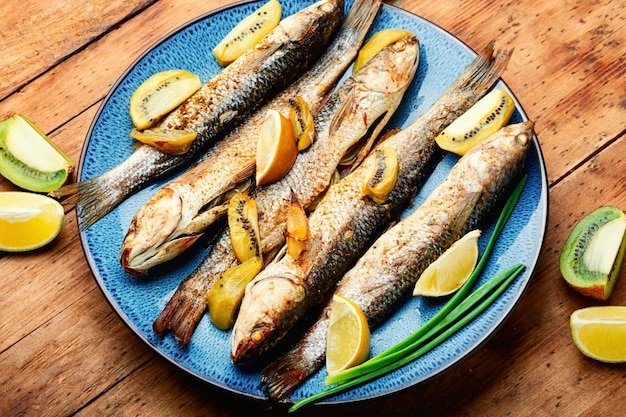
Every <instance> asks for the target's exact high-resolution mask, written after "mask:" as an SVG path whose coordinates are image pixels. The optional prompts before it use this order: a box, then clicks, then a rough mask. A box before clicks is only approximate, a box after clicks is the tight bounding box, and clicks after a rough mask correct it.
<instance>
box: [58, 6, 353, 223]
mask: <svg viewBox="0 0 626 417" xmlns="http://www.w3.org/2000/svg"><path fill="white" fill-rule="evenodd" d="M343 7H344V1H343V0H320V1H319V2H317V3H315V4H313V5H311V6H309V7H307V8H305V9H303V10H301V11H300V12H298V13H295V14H293V15H291V16H289V17H287V18H285V19H283V20H282V21H281V22H280V24H279V25H278V26H277V27H276V28H275V29H274V30H272V31H271V32H270V33H269V34H267V35H266V37H265V38H263V39H262V40H261V42H259V44H257V46H256V47H255V48H253V49H251V50H249V51H248V52H246V53H245V54H244V55H242V56H241V57H240V58H239V59H237V60H236V61H235V62H233V63H232V64H231V65H229V66H228V67H226V68H225V69H223V70H222V71H220V72H219V73H218V74H217V75H216V76H215V77H214V78H213V79H212V80H210V81H208V82H207V83H205V84H204V85H203V86H202V87H201V88H200V90H198V91H197V92H196V93H194V94H193V95H192V96H191V97H190V98H188V99H187V100H186V101H185V102H183V103H182V104H181V105H180V106H179V107H178V108H177V109H175V110H174V111H173V112H172V113H170V114H169V115H168V116H167V117H166V118H165V119H164V120H163V121H162V122H161V123H159V125H158V126H157V127H158V128H162V129H178V130H186V131H190V132H197V133H198V136H197V137H196V139H195V140H194V142H193V144H192V145H191V148H190V149H189V150H188V151H187V152H186V153H185V154H183V155H169V154H165V153H162V152H160V151H158V150H157V149H156V148H153V147H151V146H149V145H144V144H139V146H138V148H137V149H136V150H135V152H133V154H132V155H131V156H130V157H129V158H128V159H126V160H125V161H124V162H123V163H122V164H120V165H118V166H117V167H115V168H113V169H111V170H110V171H108V172H106V173H104V174H102V175H100V176H97V177H94V178H91V179H88V180H85V181H81V182H78V183H74V184H69V185H67V186H64V187H61V188H60V189H59V190H56V191H53V192H51V193H50V195H51V196H53V197H55V198H63V197H65V199H64V200H63V203H64V205H73V204H76V208H77V214H78V217H79V220H80V221H79V225H80V227H81V229H87V228H88V227H90V226H91V225H92V224H93V223H95V222H96V221H98V220H99V219H100V218H101V217H103V216H104V215H106V214H107V213H108V212H110V211H111V210H112V209H113V208H114V207H116V206H117V205H118V204H119V203H121V202H122V201H123V200H124V199H125V198H126V197H127V196H129V195H130V194H132V193H134V192H136V191H137V190H139V189H141V188H142V187H143V186H144V185H145V184H146V183H148V182H149V181H152V180H154V179H155V178H157V177H159V176H162V175H164V174H166V173H170V172H171V171H173V170H175V169H177V168H180V167H181V166H183V165H184V164H187V163H189V162H190V161H192V160H193V159H194V158H197V157H198V156H199V155H200V154H201V153H202V152H205V151H206V149H207V147H208V146H209V145H210V144H211V143H213V142H215V140H216V139H217V138H218V136H219V135H220V134H222V133H224V132H225V131H227V130H228V129H231V128H232V127H233V126H235V125H236V124H238V123H239V122H240V121H242V120H244V119H245V118H246V117H247V116H248V115H249V114H250V113H251V112H252V111H253V110H254V109H255V108H256V107H258V105H260V104H262V103H263V102H265V101H266V100H267V99H268V98H269V97H271V96H272V95H274V94H276V93H277V92H279V91H281V90H282V89H283V88H284V87H285V86H287V85H288V84H289V83H290V82H291V81H293V80H294V79H295V77H296V76H297V75H299V74H300V73H301V72H302V71H303V70H304V69H305V68H306V67H307V66H308V65H310V64H311V63H312V62H313V61H314V60H315V59H317V57H319V54H320V51H321V50H322V49H323V47H324V46H325V45H326V44H327V42H328V41H329V40H330V39H331V37H332V35H333V34H334V33H335V31H336V29H337V28H338V26H339V23H340V22H341V18H342V16H343Z"/></svg>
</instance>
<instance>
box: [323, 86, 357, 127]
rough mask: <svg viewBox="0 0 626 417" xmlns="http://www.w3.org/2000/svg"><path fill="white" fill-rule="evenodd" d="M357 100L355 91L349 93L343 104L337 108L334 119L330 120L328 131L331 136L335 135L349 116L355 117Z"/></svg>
mask: <svg viewBox="0 0 626 417" xmlns="http://www.w3.org/2000/svg"><path fill="white" fill-rule="evenodd" d="M357 106H358V104H357V100H356V97H355V94H354V92H353V91H350V93H348V96H347V97H346V99H345V100H344V102H343V103H342V104H341V107H339V109H337V112H336V113H335V116H334V117H333V120H332V121H331V122H330V124H329V126H328V133H329V135H330V136H332V135H334V134H335V133H336V132H337V130H339V128H340V127H341V124H342V123H343V122H344V121H345V120H347V119H348V118H352V117H354V115H355V113H356V108H357Z"/></svg>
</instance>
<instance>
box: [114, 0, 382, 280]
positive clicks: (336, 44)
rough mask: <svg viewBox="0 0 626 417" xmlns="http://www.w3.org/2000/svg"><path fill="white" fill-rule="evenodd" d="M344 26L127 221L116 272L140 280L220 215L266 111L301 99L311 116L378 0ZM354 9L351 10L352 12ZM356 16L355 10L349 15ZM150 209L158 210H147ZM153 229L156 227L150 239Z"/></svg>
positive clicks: (251, 157)
mask: <svg viewBox="0 0 626 417" xmlns="http://www.w3.org/2000/svg"><path fill="white" fill-rule="evenodd" d="M356 4H357V6H358V7H359V8H358V10H361V12H358V13H349V14H348V15H347V16H346V19H345V22H344V25H343V26H342V29H340V31H339V33H338V34H337V36H336V37H335V39H334V40H333V42H332V43H331V45H330V46H329V48H328V50H327V52H325V54H324V55H323V56H322V57H321V58H320V60H319V61H318V62H317V63H316V64H315V65H314V66H313V67H312V68H311V69H310V70H309V71H307V73H306V74H304V75H303V76H302V77H301V78H300V79H299V80H297V81H296V82H295V83H293V84H292V85H291V86H289V87H288V88H287V89H286V90H284V91H283V92H281V93H280V94H279V95H278V96H277V97H275V98H274V99H272V100H271V101H270V102H269V103H267V104H266V105H265V106H264V107H263V108H262V109H260V110H259V111H257V112H256V113H255V114H254V115H252V116H251V117H250V118H249V119H247V120H246V121H245V122H244V123H242V124H241V125H240V126H238V127H237V128H235V129H234V130H233V131H232V132H231V133H229V134H228V135H227V136H226V137H224V138H223V139H222V140H221V141H220V142H219V143H217V144H216V145H215V146H214V147H213V148H212V149H211V150H210V151H209V152H208V154H207V155H206V156H205V157H204V158H203V159H202V161H200V162H199V163H198V164H196V165H195V166H194V167H193V168H192V169H190V170H189V171H188V172H186V173H184V174H183V175H181V176H180V177H178V178H177V179H175V180H174V181H171V182H170V183H168V184H166V185H165V186H164V187H162V188H161V189H159V190H158V191H157V192H156V193H155V195H154V196H153V197H152V198H150V199H149V200H148V201H147V202H146V203H145V204H144V205H143V206H142V207H141V208H140V209H139V210H138V211H137V213H136V214H135V216H134V217H133V219H132V220H131V224H130V226H129V230H128V232H127V234H126V237H125V239H124V242H123V243H122V249H121V263H122V267H123V268H124V269H125V270H126V271H127V272H128V273H131V274H135V275H144V274H146V273H147V272H148V270H149V269H150V268H152V267H154V266H155V265H158V264H161V263H163V262H166V261H168V260H170V259H172V258H174V257H176V256H178V255H179V254H180V253H182V252H183V251H185V250H186V249H187V248H188V247H190V246H191V245H192V244H193V243H194V242H195V241H196V240H197V239H198V238H200V236H201V235H202V233H204V231H205V230H206V229H207V228H208V227H209V226H210V225H211V224H212V223H213V222H214V221H215V220H217V218H219V217H220V216H221V215H223V214H224V212H225V208H224V203H225V202H226V201H227V198H226V194H227V193H228V192H230V191H232V190H233V189H234V188H237V187H240V186H241V184H242V183H244V184H245V182H246V181H247V180H249V179H250V178H252V177H253V175H254V170H255V154H256V147H257V136H258V132H259V130H260V129H261V126H262V124H263V123H264V120H265V115H266V113H267V111H268V110H270V109H273V110H278V111H280V112H281V113H282V114H283V116H286V117H287V116H288V115H289V108H290V107H289V100H290V99H292V98H293V97H295V96H301V97H302V98H303V99H304V100H305V101H306V102H307V103H308V104H309V108H310V111H311V113H312V115H314V116H316V115H317V114H318V113H319V112H320V110H321V109H322V107H323V106H324V103H325V101H326V99H327V98H328V95H329V94H330V92H331V91H332V89H333V88H334V86H335V84H336V83H337V81H338V80H339V78H340V77H341V75H342V74H343V72H344V71H345V69H346V68H347V67H348V65H349V64H350V62H351V61H352V59H353V58H354V56H356V53H357V51H358V47H357V45H359V44H360V43H361V42H362V40H363V38H364V37H365V34H366V32H367V29H368V28H369V25H370V24H371V21H372V20H373V18H374V16H375V14H376V11H377V10H378V8H379V7H380V1H379V0H363V1H359V2H357V3H356ZM353 9H354V8H353ZM354 10H357V9H354ZM152 206H158V207H159V209H158V210H153V209H152V208H151V207H152ZM154 224H160V226H159V228H158V232H157V233H152V229H153V228H154V227H153V225H154Z"/></svg>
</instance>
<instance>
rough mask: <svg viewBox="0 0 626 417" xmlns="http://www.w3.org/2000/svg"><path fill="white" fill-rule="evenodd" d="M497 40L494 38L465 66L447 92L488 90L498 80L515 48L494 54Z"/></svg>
mask: <svg viewBox="0 0 626 417" xmlns="http://www.w3.org/2000/svg"><path fill="white" fill-rule="evenodd" d="M494 47H495V41H494V40H492V41H491V42H489V43H488V44H487V46H485V47H484V48H483V50H482V51H481V52H480V54H478V56H477V57H476V58H475V59H474V60H473V61H472V62H471V63H470V65H468V66H467V68H465V70H464V71H463V73H462V74H461V75H460V76H459V77H458V78H457V79H456V81H455V82H454V83H453V84H452V85H451V86H450V87H449V88H448V90H447V92H454V91H457V90H466V89H474V90H476V91H480V90H483V91H485V92H486V91H487V90H489V88H491V87H492V86H493V84H495V83H496V81H498V79H499V78H500V76H501V75H502V73H503V72H504V70H505V69H506V67H507V65H508V63H509V60H510V58H511V54H512V53H513V49H505V50H503V51H498V52H497V53H496V54H495V55H494Z"/></svg>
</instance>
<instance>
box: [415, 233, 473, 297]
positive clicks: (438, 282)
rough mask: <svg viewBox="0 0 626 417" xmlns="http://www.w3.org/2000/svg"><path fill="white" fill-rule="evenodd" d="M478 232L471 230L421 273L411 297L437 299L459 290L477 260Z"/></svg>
mask: <svg viewBox="0 0 626 417" xmlns="http://www.w3.org/2000/svg"><path fill="white" fill-rule="evenodd" d="M480 233H481V232H480V230H478V229H476V230H472V231H471V232H469V233H467V234H465V235H464V236H463V237H462V238H461V239H459V240H457V241H456V242H454V243H453V244H452V246H450V247H449V248H448V250H447V251H445V252H444V253H443V254H442V255H441V256H440V257H439V258H437V260H436V261H434V262H433V263H431V264H430V265H429V266H428V267H427V268H426V269H425V270H424V272H422V275H421V276H420V278H419V279H418V280H417V283H416V284H415V288H414V289H413V295H422V296H427V297H439V296H444V295H449V294H452V293H453V292H455V291H456V290H458V289H459V288H461V286H462V285H463V284H464V283H465V281H467V279H468V278H469V276H470V275H471V274H472V271H473V270H474V267H475V266H476V261H477V260H478V238H479V237H480Z"/></svg>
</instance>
